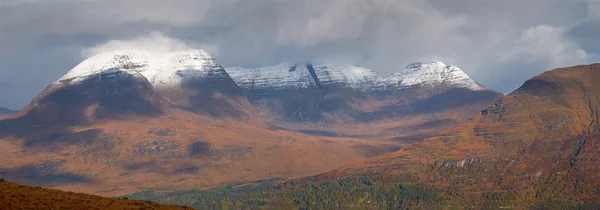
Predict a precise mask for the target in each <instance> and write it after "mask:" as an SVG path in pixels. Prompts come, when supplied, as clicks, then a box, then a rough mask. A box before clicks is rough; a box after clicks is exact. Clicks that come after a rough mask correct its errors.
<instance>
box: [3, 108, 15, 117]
mask: <svg viewBox="0 0 600 210" xmlns="http://www.w3.org/2000/svg"><path fill="white" fill-rule="evenodd" d="M14 113H16V111H13V110H10V109H7V108H4V107H0V117H2V116H6V115H9V114H14Z"/></svg>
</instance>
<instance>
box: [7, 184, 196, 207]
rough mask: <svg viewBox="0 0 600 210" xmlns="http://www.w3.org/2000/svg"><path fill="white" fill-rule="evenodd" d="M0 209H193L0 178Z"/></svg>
mask: <svg viewBox="0 0 600 210" xmlns="http://www.w3.org/2000/svg"><path fill="white" fill-rule="evenodd" d="M0 209H192V208H189V207H183V206H174V205H161V204H158V203H154V202H149V201H137V200H128V199H124V198H103V197H99V196H94V195H86V194H82V193H72V192H65V191H60V190H52V189H45V188H41V187H31V186H25V185H19V184H15V183H11V182H7V181H5V180H4V179H0Z"/></svg>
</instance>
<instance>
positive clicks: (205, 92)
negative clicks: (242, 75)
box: [167, 70, 247, 118]
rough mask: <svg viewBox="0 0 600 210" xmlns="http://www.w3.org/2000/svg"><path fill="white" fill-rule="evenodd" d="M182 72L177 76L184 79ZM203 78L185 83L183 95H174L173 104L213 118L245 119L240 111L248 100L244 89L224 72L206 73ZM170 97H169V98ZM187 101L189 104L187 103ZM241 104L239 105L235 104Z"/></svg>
mask: <svg viewBox="0 0 600 210" xmlns="http://www.w3.org/2000/svg"><path fill="white" fill-rule="evenodd" d="M181 72H182V71H180V72H178V73H177V74H178V75H180V76H181V77H182V78H186V77H189V76H188V75H183V73H181ZM202 77H203V78H199V79H194V80H189V81H184V83H183V84H182V87H183V88H184V89H185V90H184V92H183V93H178V94H182V95H172V99H174V100H172V103H173V104H174V105H175V106H178V107H180V108H182V109H185V110H188V111H191V112H194V113H198V114H202V115H209V116H213V117H224V116H228V117H235V118H241V117H244V112H243V111H242V110H240V108H242V107H241V105H242V104H243V101H242V100H247V99H246V97H245V95H244V92H243V91H242V89H241V88H240V87H239V86H237V85H236V84H235V82H234V81H233V80H232V79H231V78H230V77H229V75H227V73H226V72H225V71H224V70H223V71H210V72H206V75H203V76H202ZM169 97H170V96H167V98H169ZM185 101H187V103H185ZM235 103H239V104H235Z"/></svg>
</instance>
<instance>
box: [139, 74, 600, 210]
mask: <svg viewBox="0 0 600 210" xmlns="http://www.w3.org/2000/svg"><path fill="white" fill-rule="evenodd" d="M599 79H600V64H592V65H581V66H574V67H568V68H561V69H555V70H552V71H548V72H545V73H543V74H541V75H539V76H536V77H534V78H532V79H530V80H528V81H526V82H525V83H524V84H523V85H522V86H521V87H520V88H518V89H517V90H515V91H514V92H512V93H510V94H509V95H507V96H505V97H503V98H502V99H501V100H499V101H497V102H495V103H493V104H491V105H489V106H488V107H487V108H484V109H482V110H480V111H477V112H475V113H473V114H472V115H471V116H472V117H471V118H470V120H468V121H466V122H464V123H461V124H460V125H458V126H456V127H453V128H451V129H449V130H447V131H444V132H443V133H442V134H440V135H437V136H435V137H432V138H428V139H426V140H424V141H422V142H418V143H415V144H413V145H411V146H407V147H404V148H402V149H400V150H398V151H396V152H392V153H387V154H384V155H381V156H376V157H373V158H370V159H367V160H365V161H359V162H357V163H354V164H349V165H346V166H344V167H341V168H339V169H337V170H334V171H331V172H328V173H324V174H321V175H318V176H312V177H306V178H301V179H294V180H288V181H286V182H283V181H279V182H270V183H266V182H265V183H258V184H256V185H254V186H244V185H241V186H234V187H233V189H237V190H236V191H235V193H236V197H235V201H236V202H235V206H236V207H238V208H239V207H260V208H269V207H270V206H278V207H281V208H323V209H336V208H337V209H347V208H362V209H384V208H387V209H404V208H410V209H413V208H424V209H437V208H443V209H445V208H457V209H463V208H476V209H478V208H483V209H499V208H512V209H598V208H600V202H599V201H600V170H599V168H598V166H599V164H598V163H599V161H600V156H599V154H600V118H599V116H600V115H599V112H598V111H599V109H598V107H599V106H600V84H599V83H598V82H597V81H598V80H599ZM221 190H223V189H216V190H213V191H206V192H192V191H179V192H174V193H167V194H159V193H146V194H145V196H140V197H144V198H147V199H153V200H160V201H165V202H168V200H172V199H177V200H179V201H185V200H188V199H189V198H192V197H194V196H198V194H199V193H203V194H205V195H209V196H210V198H211V199H213V200H215V201H221V202H225V203H227V202H229V201H231V199H230V198H229V197H227V195H226V194H218V193H217V192H221ZM138 196H139V195H138ZM282 197H283V199H282ZM258 200H260V201H262V203H256V201H258Z"/></svg>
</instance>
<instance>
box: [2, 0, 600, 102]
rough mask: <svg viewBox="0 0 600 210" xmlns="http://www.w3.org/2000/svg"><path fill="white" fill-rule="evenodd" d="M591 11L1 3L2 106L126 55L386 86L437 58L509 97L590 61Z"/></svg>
mask: <svg viewBox="0 0 600 210" xmlns="http://www.w3.org/2000/svg"><path fill="white" fill-rule="evenodd" d="M595 8H596V9H595ZM598 11H599V9H598V2H597V1H595V0H589V1H584V0H528V1H520V0H483V1H482V0H448V1H446V0H253V1H248V0H175V1H163V0H143V1H142V0H121V1H111V0H96V1H82V0H81V1H75V0H62V1H61V0H37V1H33V0H30V1H27V0H8V1H6V0H0V106H8V107H10V108H21V107H22V106H23V105H25V104H26V103H27V102H29V100H30V99H31V98H32V97H34V96H35V95H37V94H38V93H39V92H41V90H42V89H43V88H44V87H45V86H47V85H48V84H49V83H51V82H53V81H54V80H56V79H58V78H59V77H60V76H61V75H62V74H64V73H65V72H66V71H68V69H70V68H71V67H73V66H74V65H76V64H77V63H78V62H79V61H81V59H83V58H84V56H88V55H90V54H93V53H95V52H100V51H107V50H113V49H119V48H123V47H140V48H145V49H148V50H163V51H164V50H166V51H168V50H177V49H180V48H195V47H202V48H206V49H207V50H208V51H209V52H210V53H211V54H212V55H213V56H214V57H216V59H217V61H218V62H219V63H221V64H222V65H224V66H246V67H258V66H265V65H273V64H276V63H280V62H294V61H333V62H344V63H350V64H355V65H360V66H366V67H369V68H372V69H374V70H376V71H378V72H380V73H381V74H383V75H387V74H391V73H392V72H394V71H397V70H399V69H401V68H403V67H404V65H406V64H407V63H409V62H411V61H419V60H424V61H428V60H434V59H436V60H442V61H444V62H446V63H448V64H455V65H459V66H461V67H462V68H463V70H465V71H466V72H467V73H468V74H469V75H471V76H472V77H473V78H474V79H476V80H477V81H478V82H480V83H482V84H483V85H486V86H488V87H490V88H493V89H495V90H498V91H502V92H509V91H511V90H513V89H514V88H516V87H518V86H519V85H520V84H522V83H523V81H525V80H526V79H528V78H530V77H531V76H533V75H536V74H539V73H541V72H543V71H545V70H548V69H550V68H555V67H560V66H568V65H574V64H579V63H589V62H594V61H598V60H597V59H598V55H597V54H598V53H599V51H600V50H599V45H600V44H599V41H597V39H595V35H597V34H599V33H597V32H599V31H598V30H599V29H598V28H599V27H598V23H599V20H600V18H599V17H600V13H599V12H598Z"/></svg>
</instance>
